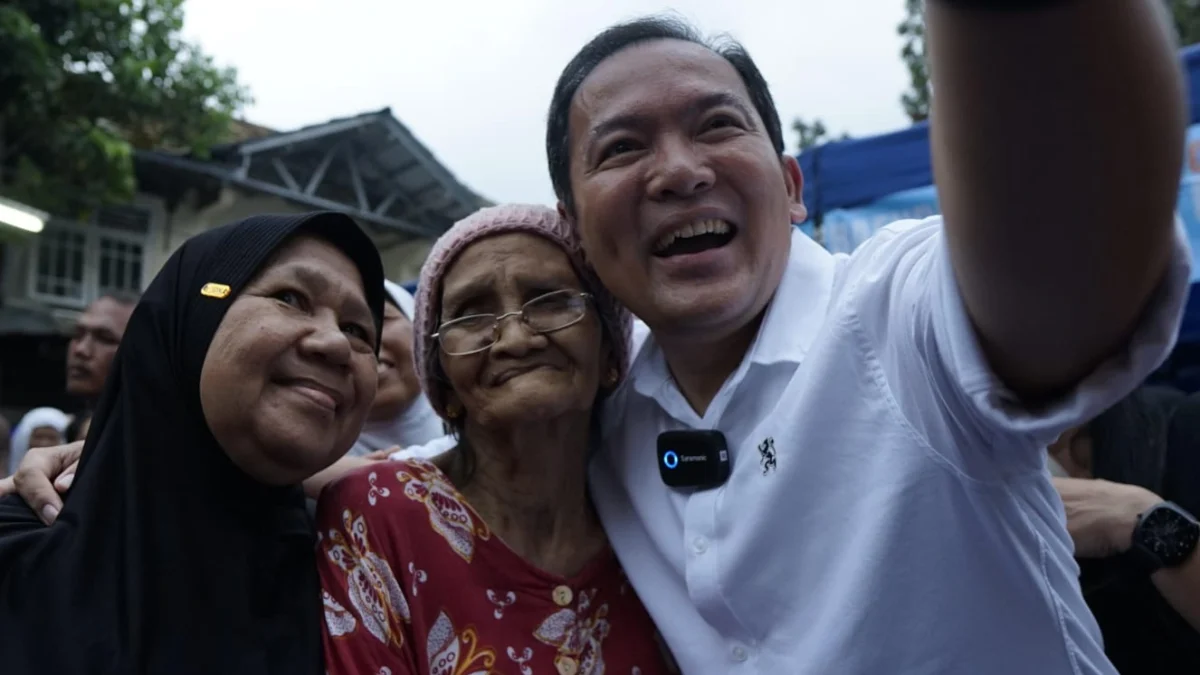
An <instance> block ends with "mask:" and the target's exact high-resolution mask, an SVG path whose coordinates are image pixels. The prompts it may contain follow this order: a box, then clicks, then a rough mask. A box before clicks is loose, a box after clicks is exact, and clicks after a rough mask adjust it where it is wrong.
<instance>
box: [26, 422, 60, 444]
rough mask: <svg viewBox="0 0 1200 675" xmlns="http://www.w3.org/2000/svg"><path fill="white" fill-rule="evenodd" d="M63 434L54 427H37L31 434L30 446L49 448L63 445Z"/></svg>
mask: <svg viewBox="0 0 1200 675" xmlns="http://www.w3.org/2000/svg"><path fill="white" fill-rule="evenodd" d="M62 443H63V436H62V434H60V433H59V432H58V429H55V428H54V427H36V428H35V429H34V430H33V431H32V432H30V434H29V447H31V448H49V447H53V446H55V445H62Z"/></svg>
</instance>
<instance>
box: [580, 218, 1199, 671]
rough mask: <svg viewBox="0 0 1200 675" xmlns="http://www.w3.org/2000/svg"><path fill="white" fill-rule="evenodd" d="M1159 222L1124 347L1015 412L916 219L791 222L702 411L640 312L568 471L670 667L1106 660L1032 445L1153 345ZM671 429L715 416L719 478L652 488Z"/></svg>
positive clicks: (1044, 666)
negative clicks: (776, 283)
mask: <svg viewBox="0 0 1200 675" xmlns="http://www.w3.org/2000/svg"><path fill="white" fill-rule="evenodd" d="M1177 241H1178V244H1177V247H1176V252H1175V254H1174V256H1173V260H1172V263H1171V267H1170V271H1169V273H1168V278H1167V279H1166V280H1165V282H1164V284H1163V286H1162V288H1161V289H1160V291H1159V293H1158V295H1157V297H1156V299H1155V301H1154V304H1153V307H1152V309H1151V310H1150V311H1148V312H1147V313H1146V315H1145V318H1144V320H1143V325H1142V326H1141V327H1140V329H1139V330H1138V332H1137V333H1136V335H1135V336H1134V338H1133V339H1132V340H1131V343H1130V345H1129V348H1128V349H1127V350H1126V351H1125V353H1124V354H1122V355H1120V357H1119V358H1114V359H1113V360H1111V361H1110V362H1109V363H1107V364H1105V365H1104V366H1102V367H1101V368H1099V369H1097V371H1096V372H1095V373H1094V374H1093V375H1092V376H1090V377H1088V378H1087V379H1086V380H1085V381H1084V382H1082V383H1081V384H1080V385H1079V387H1078V388H1077V390H1076V391H1075V392H1074V393H1072V394H1071V395H1070V396H1068V397H1066V398H1065V399H1064V400H1062V401H1061V402H1060V403H1059V404H1057V405H1055V406H1054V407H1052V408H1051V409H1047V410H1043V411H1037V412H1035V411H1030V410H1025V409H1022V408H1021V407H1020V406H1019V405H1018V404H1017V403H1016V401H1015V398H1014V397H1013V396H1011V395H1009V394H1007V393H1006V392H1005V390H1004V388H1003V387H1002V385H1001V384H1000V383H999V382H998V380H997V379H996V378H995V377H994V375H993V374H992V373H991V372H990V370H989V369H988V367H987V365H986V363H985V361H984V359H983V357H982V355H981V353H980V349H979V347H978V344H977V342H976V340H975V337H974V333H973V331H972V329H971V327H970V324H969V321H968V319H967V317H966V315H965V309H964V307H963V306H962V300H961V298H960V297H959V295H958V290H957V285H956V283H955V282H954V279H953V271H952V270H951V267H950V262H949V257H948V254H947V250H946V244H945V242H944V240H943V235H942V231H941V221H940V219H939V218H931V219H928V220H925V221H920V222H916V221H910V222H904V223H897V224H895V225H892V226H890V227H888V228H886V229H885V230H884V231H882V232H881V233H880V234H878V235H876V236H875V237H873V238H872V239H871V240H869V241H868V242H867V243H866V244H864V245H863V246H862V247H860V248H859V249H858V250H857V251H856V252H855V253H854V254H853V255H851V256H844V255H843V256H835V255H830V254H829V253H827V252H826V251H825V250H823V249H822V248H820V247H819V246H818V245H817V244H815V243H814V242H812V241H811V240H809V239H808V237H806V236H805V235H803V234H802V233H800V232H799V231H796V232H795V233H794V234H793V237H792V245H791V254H790V258H789V261H788V267H787V271H786V272H785V274H784V277H783V281H782V283H781V285H780V287H779V290H778V292H777V294H776V297H775V299H774V300H773V302H772V305H771V307H770V308H769V309H768V312H767V315H766V318H765V319H764V322H763V325H762V328H761V330H760V332H759V335H758V337H757V340H756V341H755V343H754V344H753V346H752V347H751V349H750V351H749V353H748V354H747V357H746V358H745V359H744V360H743V362H742V364H741V366H740V367H739V368H738V370H737V371H736V372H735V373H734V375H733V376H732V377H730V379H729V380H728V381H727V382H726V383H725V385H724V387H723V388H722V389H721V390H720V392H719V393H718V395H717V397H716V399H715V400H714V401H713V403H712V405H711V406H710V407H709V409H708V411H707V413H706V414H705V415H704V416H703V417H701V416H699V415H697V414H696V413H695V412H693V410H692V409H691V407H690V406H689V405H688V404H687V402H686V401H685V400H684V398H683V396H682V395H681V394H680V392H679V391H678V389H676V387H675V384H674V382H673V381H672V379H671V377H670V375H669V373H668V370H667V367H666V364H665V362H664V360H663V356H662V353H661V351H660V350H659V348H658V347H657V346H656V345H655V343H654V339H653V337H648V338H647V337H646V336H645V329H644V327H642V329H641V331H640V337H641V338H643V339H642V340H639V341H638V343H637V348H636V351H635V358H634V361H633V366H632V371H631V373H630V377H629V379H628V381H627V382H626V383H625V384H624V385H623V386H622V387H621V388H620V389H619V390H618V391H617V392H616V393H615V395H614V397H613V399H612V400H610V401H609V405H608V406H607V413H606V420H605V425H604V434H605V436H604V448H603V450H602V452H600V453H599V454H598V456H597V458H596V459H595V461H594V464H593V466H592V473H591V485H592V490H593V498H594V500H595V503H596V507H597V509H598V510H599V513H600V516H601V518H602V519H603V522H604V525H605V529H606V530H607V532H608V536H609V538H610V539H611V541H612V544H613V546H614V548H615V549H616V551H617V554H618V555H619V556H620V558H621V560H622V561H623V563H624V565H625V570H626V573H627V574H628V575H629V577H630V579H631V581H632V582H633V585H634V587H635V589H636V590H637V592H638V594H639V595H640V597H641V599H642V600H643V602H644V603H645V604H646V607H647V608H648V609H649V610H650V613H651V615H652V616H653V617H654V620H655V622H656V623H657V624H658V627H659V629H660V631H661V632H662V635H663V637H664V638H665V640H666V642H667V644H668V645H669V646H670V648H671V650H672V652H673V653H674V655H675V658H676V660H677V661H678V663H679V665H680V667H681V668H682V670H683V672H684V673H686V674H687V675H701V674H709V673H711V674H713V675H718V674H720V675H725V674H727V673H761V674H763V675H766V674H771V675H893V674H904V675H909V674H912V675H916V674H926V673H952V674H955V675H1057V674H1058V673H1074V674H1082V673H1114V672H1115V671H1114V670H1113V669H1112V667H1111V666H1110V665H1109V664H1108V662H1107V660H1106V659H1105V657H1104V653H1103V647H1102V645H1101V638H1100V631H1099V629H1098V627H1097V625H1096V623H1095V621H1094V620H1093V618H1092V616H1091V613H1090V612H1089V611H1088V609H1087V606H1086V604H1085V603H1084V601H1083V598H1082V596H1081V594H1080V590H1079V584H1078V581H1077V575H1078V568H1077V566H1076V564H1075V561H1074V560H1073V558H1072V544H1071V540H1070V537H1069V536H1068V535H1067V532H1066V527H1065V518H1064V514H1063V507H1062V503H1061V501H1060V500H1059V498H1058V495H1057V493H1056V492H1055V491H1054V489H1053V487H1052V486H1051V483H1050V480H1049V476H1048V473H1047V471H1046V465H1045V452H1044V448H1045V447H1046V445H1047V443H1048V442H1049V441H1051V440H1053V439H1054V438H1056V437H1057V436H1058V434H1059V433H1060V432H1061V431H1062V430H1064V429H1066V428H1069V427H1071V426H1074V425H1076V424H1079V423H1081V422H1083V421H1085V420H1088V419H1090V418H1091V417H1092V416H1094V415H1095V414H1098V413H1099V412H1100V411H1102V410H1103V409H1105V408H1106V407H1108V406H1109V405H1110V404H1112V403H1114V402H1116V401H1117V400H1118V399H1120V398H1121V397H1122V396H1124V395H1125V394H1126V393H1127V392H1129V391H1130V390H1132V389H1133V388H1134V386H1136V385H1137V384H1138V383H1139V382H1140V381H1141V380H1142V378H1143V377H1144V376H1145V375H1146V374H1148V373H1149V372H1150V371H1151V370H1153V369H1154V368H1155V367H1157V365H1158V364H1159V363H1160V362H1161V361H1162V360H1163V359H1164V358H1165V356H1166V354H1167V353H1168V351H1169V350H1170V348H1171V346H1172V344H1173V342H1174V336H1175V334H1176V331H1177V330H1178V326H1179V321H1180V317H1181V314H1182V309H1183V305H1184V300H1185V296H1186V288H1187V284H1188V277H1189V254H1188V250H1187V245H1186V243H1184V239H1183V237H1182V236H1179V237H1177ZM1031 245H1032V244H1031ZM671 429H719V430H720V431H722V432H724V434H725V436H726V438H727V440H728V443H729V448H730V454H731V461H732V464H733V473H732V476H731V477H730V478H729V480H728V482H727V483H726V484H725V485H724V486H722V487H720V488H717V489H713V490H706V491H691V492H688V491H684V490H674V489H670V488H667V487H666V486H665V485H663V483H662V482H661V480H660V478H659V471H658V467H657V464H656V462H657V459H656V439H657V436H658V434H659V433H660V432H662V431H667V430H671Z"/></svg>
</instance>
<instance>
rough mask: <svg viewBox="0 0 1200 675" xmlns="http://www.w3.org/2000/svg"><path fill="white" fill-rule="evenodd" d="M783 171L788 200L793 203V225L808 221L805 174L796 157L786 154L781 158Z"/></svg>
mask: <svg viewBox="0 0 1200 675" xmlns="http://www.w3.org/2000/svg"><path fill="white" fill-rule="evenodd" d="M779 163H780V165H781V168H782V169H783V180H784V182H785V183H786V184H787V191H788V200H789V201H791V209H790V211H791V214H792V224H799V223H803V222H804V221H806V220H808V209H806V208H805V207H804V174H803V173H801V172H800V162H798V161H796V158H795V157H792V156H791V155H788V154H784V155H782V156H781V157H780V158H779Z"/></svg>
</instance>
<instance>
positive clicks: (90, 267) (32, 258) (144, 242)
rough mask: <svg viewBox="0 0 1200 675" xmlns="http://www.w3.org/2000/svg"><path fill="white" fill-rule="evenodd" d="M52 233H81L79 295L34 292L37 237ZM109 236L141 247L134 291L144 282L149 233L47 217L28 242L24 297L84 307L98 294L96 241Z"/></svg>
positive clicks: (37, 257) (36, 286)
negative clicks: (42, 228) (37, 232)
mask: <svg viewBox="0 0 1200 675" xmlns="http://www.w3.org/2000/svg"><path fill="white" fill-rule="evenodd" d="M52 232H72V233H76V234H82V235H83V236H84V247H83V251H84V252H83V284H82V292H83V296H82V297H68V296H62V295H56V294H53V293H41V292H39V291H38V284H37V281H38V263H39V262H40V258H41V253H42V247H41V241H40V238H41V237H43V236H45V235H46V234H48V233H52ZM101 239H109V240H116V241H121V242H126V243H130V244H135V245H137V246H140V247H141V248H142V260H141V265H142V267H141V278H140V279H138V283H137V286H138V287H137V290H138V291H141V290H143V289H144V288H145V284H146V252H147V249H149V247H150V234H149V233H148V232H147V233H145V234H137V233H134V232H127V231H124V230H118V229H114V228H110V227H105V226H103V225H99V224H97V223H95V222H93V223H78V222H71V221H66V220H61V219H54V220H51V221H50V222H49V223H47V224H46V228H45V229H44V230H43V231H42V233H41V234H40V235H39V236H38V237H37V238H35V239H34V240H33V241H32V242H30V247H29V275H28V280H27V284H28V286H27V288H28V296H29V297H30V298H31V299H33V300H37V301H39V302H43V303H46V304H48V305H53V306H56V307H64V308H69V309H84V308H86V307H87V305H88V303H90V302H91V301H93V300H95V299H96V297H97V296H99V294H100V240H101Z"/></svg>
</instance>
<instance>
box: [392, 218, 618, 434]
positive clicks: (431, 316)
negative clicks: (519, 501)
mask: <svg viewBox="0 0 1200 675" xmlns="http://www.w3.org/2000/svg"><path fill="white" fill-rule="evenodd" d="M513 232H525V233H529V234H535V235H537V236H539V237H543V238H545V239H547V240H549V241H550V242H551V243H553V244H555V245H557V246H558V247H559V248H561V249H562V250H563V252H564V253H566V254H567V258H569V259H570V261H571V266H572V267H574V268H575V273H576V274H578V275H579V280H580V282H582V284H583V290H585V291H586V292H588V293H591V294H592V298H593V299H594V301H595V302H594V306H595V308H596V309H597V311H598V313H599V315H600V322H601V324H602V325H603V326H604V329H605V333H606V334H607V335H608V336H609V338H610V340H611V341H612V343H613V344H612V348H613V356H614V358H615V359H616V367H617V372H618V375H619V376H620V378H621V379H624V377H625V372H626V371H627V370H628V369H629V351H630V348H631V347H630V340H631V337H630V336H631V331H632V326H633V320H632V318H631V316H630V314H629V312H628V311H627V310H626V309H625V307H624V306H623V305H621V304H620V303H619V302H617V300H616V299H615V298H614V297H613V296H612V294H610V293H609V292H608V289H606V288H605V287H604V286H603V285H602V284H601V283H600V280H599V279H598V278H597V277H596V274H595V273H594V272H593V271H592V268H591V266H590V265H588V263H587V260H586V259H585V258H584V255H583V248H582V246H581V245H580V241H579V236H578V235H577V234H576V233H575V230H574V229H573V228H572V227H571V226H570V225H569V224H568V223H567V222H566V221H565V220H563V219H562V218H561V217H560V216H559V215H558V213H557V212H556V211H555V210H554V209H550V208H547V207H545V206H536V205H531V204H504V205H501V206H491V207H488V208H485V209H480V210H478V211H476V212H475V213H473V214H471V215H469V216H467V217H466V218H464V219H462V220H460V221H458V222H457V223H455V224H454V226H453V227H451V228H450V229H449V230H447V231H446V233H445V234H443V235H442V236H441V237H440V238H439V239H438V240H437V242H436V243H434V245H433V250H431V251H430V252H429V257H428V258H426V259H425V264H424V265H423V266H422V267H421V280H420V282H418V286H417V309H416V316H415V318H414V319H413V360H414V362H415V364H416V368H417V377H418V378H420V380H421V386H423V387H424V388H425V394H426V396H428V398H429V403H430V405H432V406H433V409H434V410H436V411H437V413H438V414H439V415H441V416H442V417H443V418H445V417H446V400H447V398H446V394H447V391H446V389H447V384H446V382H445V381H444V380H443V379H441V378H439V377H438V376H437V372H438V369H437V367H436V366H437V359H438V357H439V353H438V347H437V341H436V340H434V338H433V334H434V333H436V332H437V329H438V317H439V316H440V315H441V312H442V308H441V295H442V277H443V276H444V275H445V273H446V270H447V269H449V267H450V264H451V263H453V262H454V259H455V258H457V257H458V254H459V253H462V252H463V250H464V249H466V248H467V247H468V246H470V245H471V244H473V243H475V242H476V241H479V240H480V239H483V238H485V237H493V236H496V235H501V234H510V233H513Z"/></svg>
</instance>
